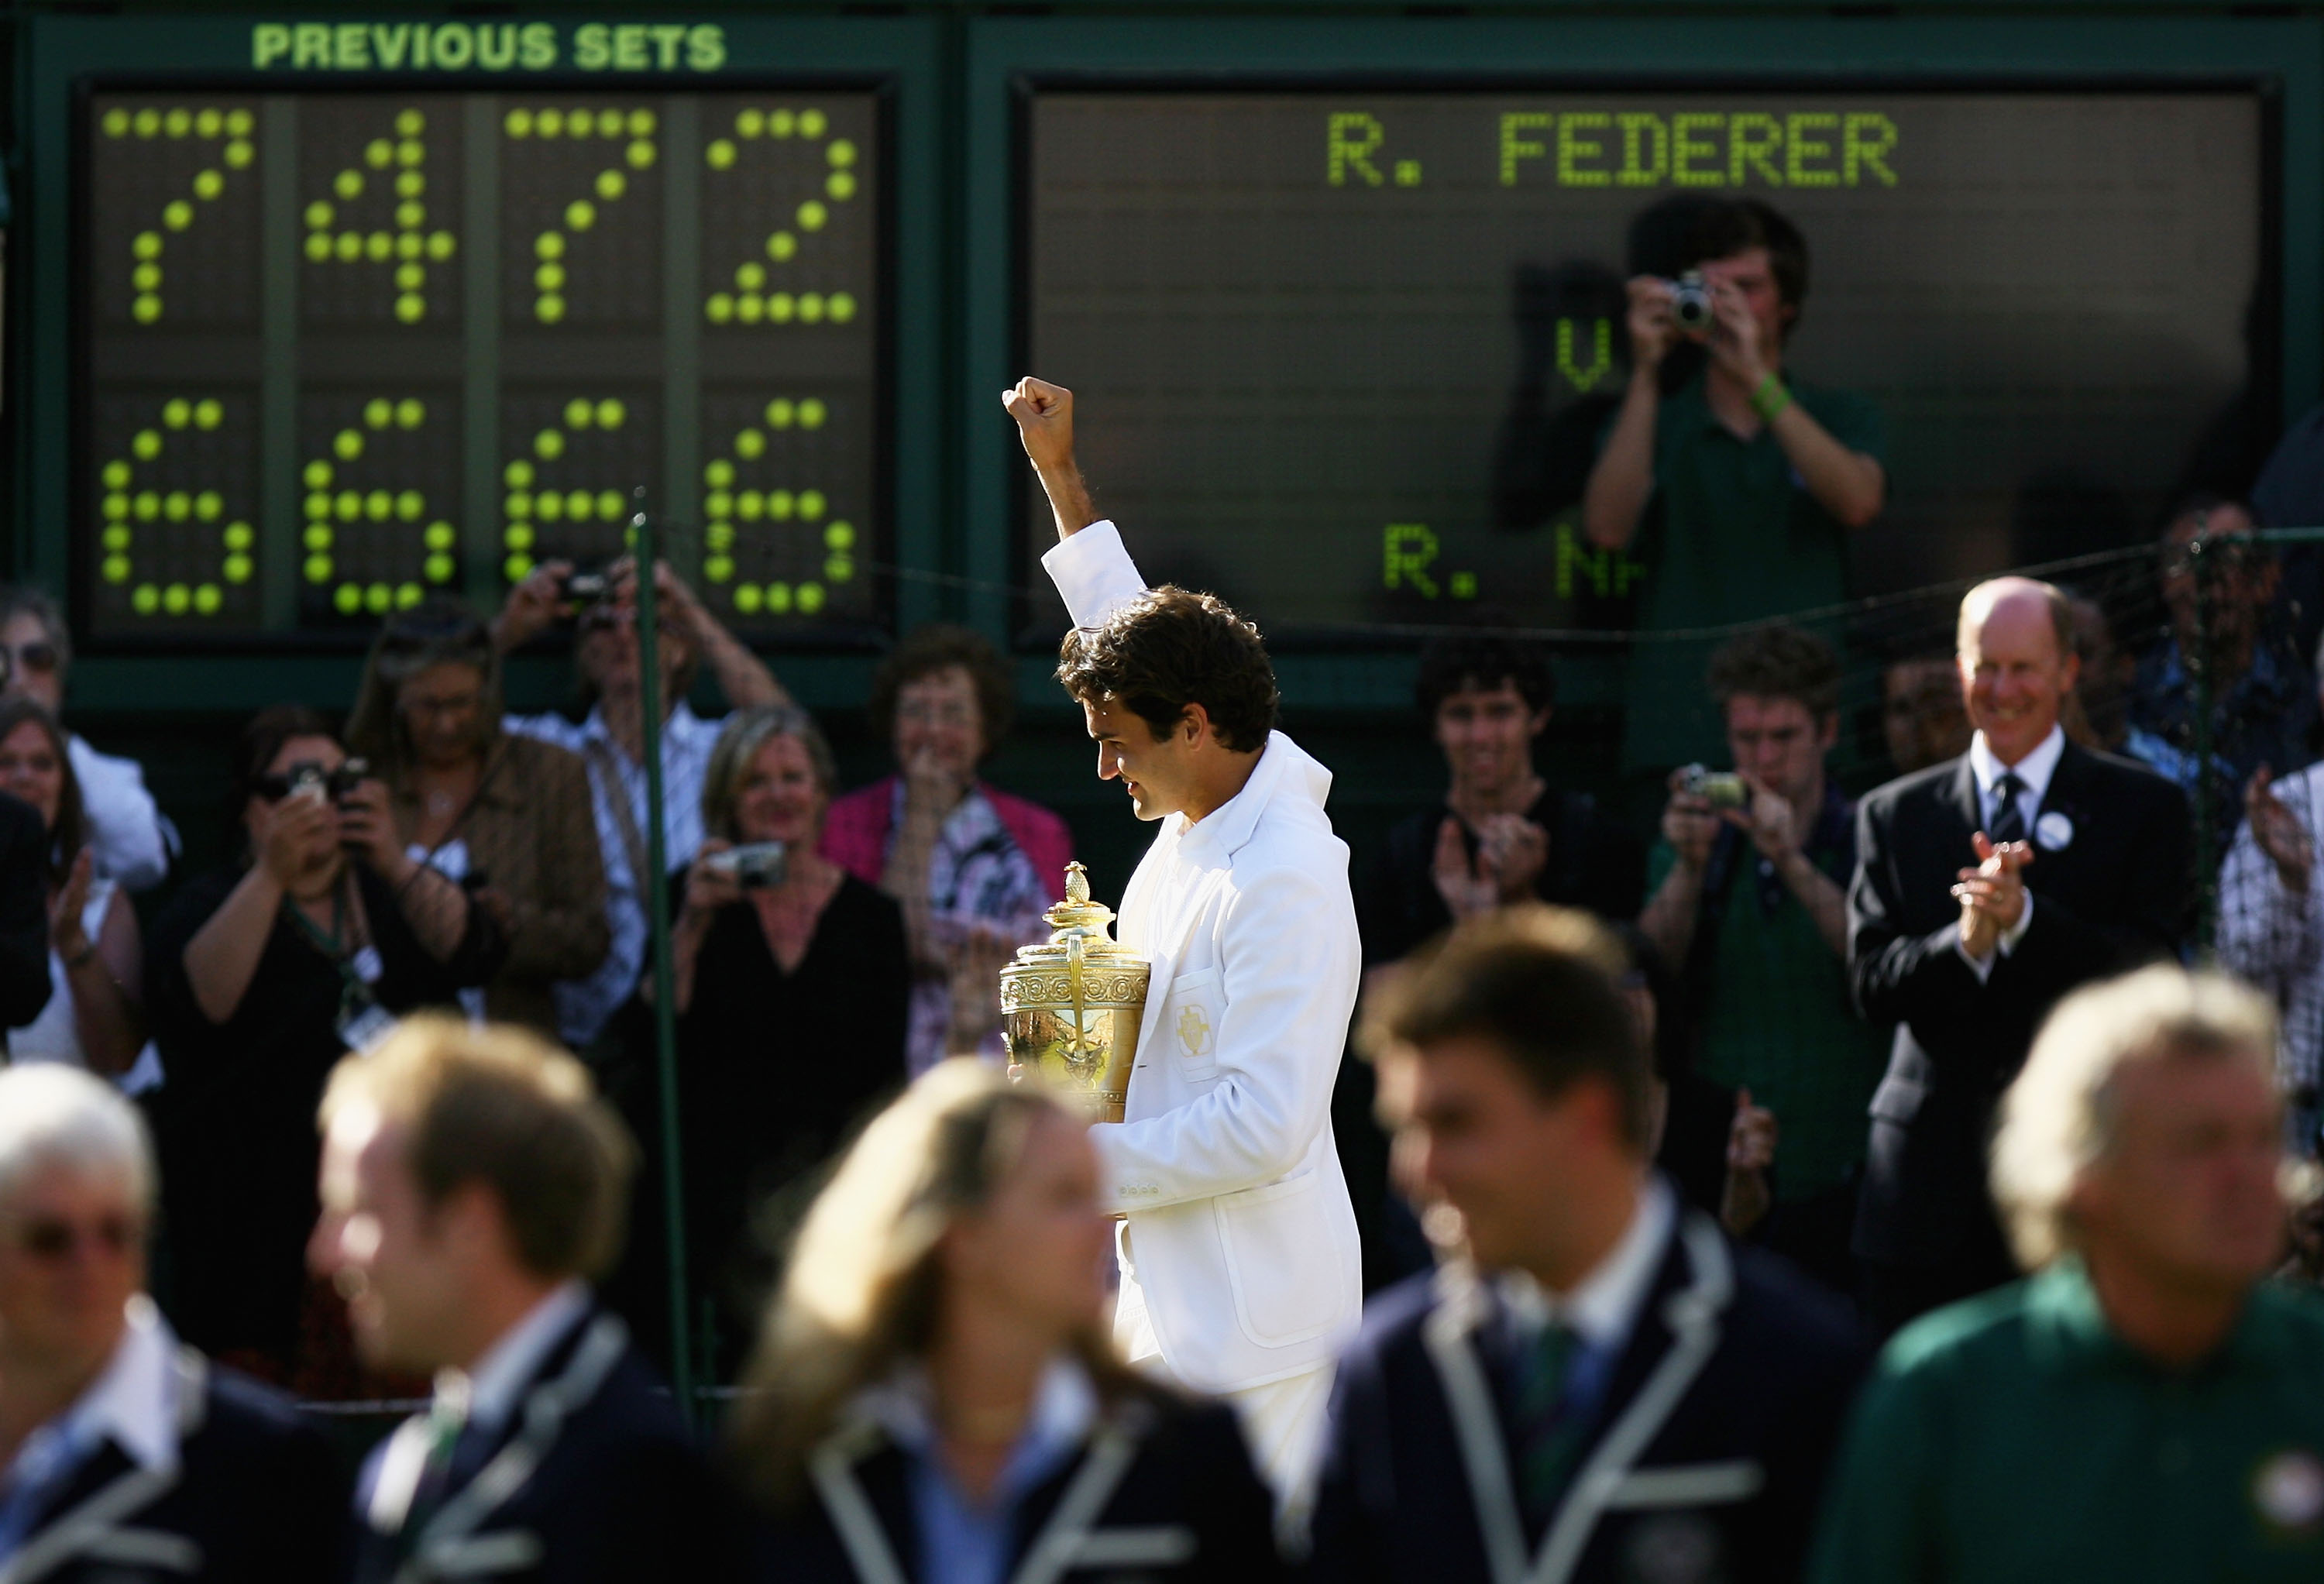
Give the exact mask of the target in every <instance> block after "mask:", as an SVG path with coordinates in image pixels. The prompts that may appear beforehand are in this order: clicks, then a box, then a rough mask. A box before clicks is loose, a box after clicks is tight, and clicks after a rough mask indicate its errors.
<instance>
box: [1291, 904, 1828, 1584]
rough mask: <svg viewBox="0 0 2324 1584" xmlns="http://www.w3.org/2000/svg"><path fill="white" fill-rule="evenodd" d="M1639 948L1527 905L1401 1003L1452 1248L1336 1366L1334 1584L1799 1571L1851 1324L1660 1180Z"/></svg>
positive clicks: (1331, 1475)
mask: <svg viewBox="0 0 2324 1584" xmlns="http://www.w3.org/2000/svg"><path fill="white" fill-rule="evenodd" d="M1623 963H1624V959H1623V956H1622V953H1621V951H1620V948H1619V947H1618V945H1617V944H1615V943H1614V941H1613V940H1612V938H1611V937H1610V936H1609V935H1607V933H1606V932H1605V931H1604V930H1603V929H1602V928H1601V927H1600V926H1598V925H1596V924H1594V923H1592V922H1591V920H1590V919H1589V918H1588V917H1587V916H1585V915H1582V914H1580V913H1574V912H1569V911H1564V910H1561V909H1555V908H1549V907H1534V906H1529V907H1521V908H1515V909H1511V910H1509V911H1508V912H1505V913H1501V914H1496V915H1487V916H1480V917H1477V918H1472V919H1470V920H1467V921H1466V922H1464V923H1462V925H1460V926H1456V927H1455V929H1454V930H1453V932H1452V935H1451V936H1450V937H1449V939H1448V940H1447V942H1446V944H1444V945H1443V947H1441V948H1439V949H1437V950H1436V951H1435V952H1434V953H1433V954H1431V955H1427V956H1424V957H1423V958H1421V959H1418V960H1417V962H1416V966H1413V967H1410V968H1407V969H1406V971H1405V972H1404V974H1403V975H1402V977H1400V978H1399V979H1397V981H1394V982H1393V983H1392V984H1391V986H1390V987H1389V988H1388V990H1387V991H1386V992H1385V995H1384V998H1383V999H1385V1000H1386V1002H1387V1005H1386V1007H1385V1008H1384V1009H1383V1010H1381V1011H1380V1012H1379V1014H1378V1018H1377V1021H1376V1022H1375V1023H1374V1025H1373V1027H1372V1035H1371V1039H1372V1044H1373V1045H1374V1046H1375V1047H1376V1049H1377V1051H1378V1056H1379V1064H1380V1094H1381V1102H1382V1109H1383V1110H1384V1111H1385V1112H1386V1113H1387V1114H1388V1117H1389V1118H1390V1119H1391V1120H1393V1122H1394V1123H1395V1125H1396V1128H1397V1151H1398V1156H1399V1159H1400V1160H1401V1161H1403V1163H1404V1164H1405V1166H1406V1171H1407V1173H1408V1174H1409V1181H1408V1186H1409V1187H1410V1188H1411V1189H1412V1190H1413V1191H1414V1193H1415V1194H1416V1197H1418V1198H1419V1199H1421V1200H1422V1201H1423V1202H1429V1203H1430V1204H1431V1205H1432V1208H1431V1209H1430V1211H1428V1216H1429V1220H1430V1221H1431V1223H1432V1226H1433V1228H1434V1229H1437V1230H1439V1231H1443V1230H1445V1226H1444V1223H1446V1222H1447V1221H1448V1220H1451V1221H1454V1222H1457V1224H1458V1226H1459V1228H1460V1229H1461V1239H1460V1244H1461V1246H1460V1248H1459V1250H1458V1252H1457V1253H1456V1254H1455V1255H1454V1256H1453V1257H1452V1258H1451V1259H1449V1260H1448V1261H1447V1263H1446V1264H1445V1265H1444V1266H1443V1268H1442V1269H1441V1270H1440V1271H1438V1272H1436V1273H1434V1275H1420V1276H1415V1277H1413V1278H1411V1279H1410V1280H1408V1281H1406V1282H1405V1283H1403V1284H1401V1285H1397V1286H1395V1287H1391V1288H1388V1290H1387V1291H1385V1292H1383V1293H1382V1294H1379V1296H1378V1297H1376V1298H1374V1299H1373V1300H1372V1302H1371V1303H1370V1305H1369V1308H1368V1309H1367V1311H1366V1312H1365V1316H1364V1329H1363V1332H1362V1334H1361V1336H1360V1338H1359V1339H1358V1340H1357V1341H1356V1343H1355V1344H1354V1346H1353V1347H1351V1349H1349V1351H1348V1352H1347V1354H1346V1355H1345V1356H1344V1357H1343V1358H1342V1360H1341V1363H1340V1375H1339V1380H1338V1384H1337V1386H1336V1387H1335V1389H1334V1391H1333V1406H1332V1419H1331V1428H1330V1431H1329V1433H1328V1438H1327V1441H1326V1448H1325V1458H1324V1464H1323V1475H1322V1479H1321V1482H1320V1488H1319V1491H1318V1495H1317V1498H1316V1507H1315V1516H1314V1577H1315V1579H1317V1580H1318V1581H1319V1584H1527V1581H1529V1584H1568V1581H1569V1580H1607V1581H1609V1584H1611V1581H1613V1580H1617V1579H1623V1580H1627V1579H1655V1580H1657V1581H1658V1584H1663V1581H1666V1584H1711V1580H1724V1581H1726V1584H1788V1581H1790V1580H1793V1579H1796V1577H1797V1576H1798V1572H1799V1568H1800V1560H1801V1556H1802V1553H1803V1551H1804V1549H1805V1546H1806V1543H1807V1538H1808V1534H1809V1532H1810V1528H1811V1525H1812V1521H1813V1518H1814V1515H1815V1510H1816V1505H1817V1502H1818V1499H1819V1497H1820V1496H1821V1490H1822V1486H1823V1478H1824V1470H1825V1466H1826V1464H1827V1462H1828V1461H1829V1460H1830V1457H1831V1449H1832V1446H1833V1443H1834V1441H1836V1439H1837V1438H1838V1435H1839V1432H1840V1419H1841V1416H1842V1414H1843V1413H1844V1412H1845V1410H1846V1408H1847V1405H1848V1401H1849V1396H1850V1395H1851V1394H1852V1392H1853V1390H1854V1386H1855V1382H1856V1379H1857V1377H1858V1372H1859V1369H1860V1368H1861V1364H1862V1360H1863V1354H1862V1351H1861V1349H1860V1348H1859V1346H1858V1338H1857V1334H1856V1330H1855V1324H1854V1320H1853V1317H1852V1316H1850V1315H1849V1313H1848V1312H1847V1311H1846V1308H1845V1306H1844V1305H1843V1304H1842V1303H1840V1300H1839V1299H1837V1298H1835V1297H1833V1296H1832V1295H1831V1294H1827V1293H1825V1292H1824V1291H1823V1290H1821V1288H1819V1287H1816V1286H1814V1285H1812V1284H1811V1283H1810V1282H1809V1281H1808V1280H1807V1278H1806V1277H1804V1276H1803V1275H1799V1274H1798V1273H1797V1272H1796V1271H1795V1270H1794V1269H1793V1268H1792V1267H1791V1266H1789V1265H1787V1264H1784V1262H1783V1261H1781V1260H1778V1259H1776V1258H1775V1257H1773V1256H1771V1255H1767V1254H1764V1253H1762V1252H1760V1251H1759V1250H1757V1249H1754V1248H1737V1247H1736V1246H1734V1245H1733V1244H1731V1243H1729V1241H1728V1240H1727V1239H1726V1237H1725V1236H1724V1235H1723V1234H1722V1233H1721V1232H1720V1229H1719V1228H1718V1226H1717V1225H1716V1224H1715V1223H1713V1222H1712V1221H1711V1220H1710V1219H1709V1218H1708V1217H1706V1216H1704V1215H1702V1214H1701V1213H1700V1212H1698V1211H1689V1210H1686V1209H1684V1208H1683V1207H1682V1206H1681V1205H1680V1204H1679V1202H1678V1200H1677V1196H1676V1195H1675V1194H1674V1193H1673V1192H1672V1191H1671V1188H1670V1186H1669V1184H1668V1183H1665V1182H1664V1181H1663V1180H1662V1179H1661V1178H1659V1177H1658V1176H1656V1175H1655V1172H1654V1168H1653V1165H1652V1162H1653V1158H1654V1135H1655V1131H1656V1128H1657V1117H1656V1114H1655V1113H1656V1110H1657V1104H1656V1096H1655V1086H1654V1082H1653V1068H1652V1064H1651V1062H1650V1061H1649V1059H1648V1057H1647V1054H1646V1049H1645V1047H1644V1042H1643V1041H1642V1039H1641V1037H1640V1035H1641V1032H1642V1031H1641V1029H1640V1027H1639V1025H1638V1022H1637V1018H1636V1015H1635V1013H1634V1012H1633V1009H1632V1008H1631V1007H1630V1005H1629V1003H1628V1000H1627V999H1625V996H1624V992H1623V990H1622V989H1621V987H1620V974H1621V972H1622V970H1623ZM1447 1212H1451V1213H1450V1214H1448V1213H1447Z"/></svg>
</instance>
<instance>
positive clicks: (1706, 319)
mask: <svg viewBox="0 0 2324 1584" xmlns="http://www.w3.org/2000/svg"><path fill="white" fill-rule="evenodd" d="M1671 318H1672V319H1673V321H1674V322H1675V323H1676V324H1677V326H1678V327H1679V328H1680V329H1682V330H1684V331H1687V332H1688V333H1689V334H1692V333H1694V332H1696V331H1701V330H1708V329H1709V328H1711V282H1710V281H1705V280H1704V279H1703V278H1702V272H1701V270H1689V271H1688V272H1686V273H1685V274H1683V275H1681V276H1680V277H1679V278H1678V279H1677V280H1675V281H1672V282H1671Z"/></svg>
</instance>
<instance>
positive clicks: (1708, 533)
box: [1582, 198, 1887, 771]
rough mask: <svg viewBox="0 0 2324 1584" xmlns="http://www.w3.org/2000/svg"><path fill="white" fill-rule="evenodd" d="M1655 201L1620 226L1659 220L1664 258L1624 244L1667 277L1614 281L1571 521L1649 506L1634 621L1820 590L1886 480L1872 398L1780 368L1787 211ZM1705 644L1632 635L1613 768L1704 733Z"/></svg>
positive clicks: (1800, 261)
mask: <svg viewBox="0 0 2324 1584" xmlns="http://www.w3.org/2000/svg"><path fill="white" fill-rule="evenodd" d="M1670 202H1671V203H1672V204H1674V205H1681V206H1684V210H1683V211H1682V212H1677V213H1673V214H1671V215H1668V216H1665V219H1666V220H1667V222H1668V223H1667V224H1665V225H1661V226H1654V227H1648V226H1644V225H1643V224H1642V225H1641V226H1639V227H1637V229H1636V231H1635V232H1634V235H1645V234H1646V233H1648V232H1649V231H1652V232H1655V234H1661V233H1665V232H1675V234H1676V235H1678V236H1679V238H1680V241H1679V243H1678V244H1677V246H1676V247H1675V248H1674V250H1673V251H1672V253H1671V255H1670V258H1669V259H1668V260H1666V261H1665V260H1647V259H1641V258H1634V259H1633V261H1632V262H1633V263H1634V265H1635V264H1640V263H1645V264H1648V265H1652V264H1655V263H1663V262H1668V263H1672V264H1674V265H1675V266H1676V268H1675V271H1674V272H1675V273H1677V274H1678V275H1679V279H1678V280H1677V281H1672V280H1670V279H1667V278H1664V277H1663V276H1661V275H1659V274H1651V273H1647V274H1639V275H1637V276H1636V277H1635V278H1633V279H1632V280H1631V281H1630V283H1629V331H1630V382H1629V387H1628V391H1627V392H1626V393H1625V394H1624V396H1623V398H1622V404H1621V406H1620V408H1619V409H1618V410H1617V411H1616V413H1615V417H1614V422H1613V426H1612V427H1611V428H1609V430H1608V431H1607V435H1606V439H1605V445H1604V448H1603V449H1602V450H1601V451H1600V453H1599V456H1598V465H1597V466H1596V467H1594V468H1593V469H1591V474H1590V482H1589V485H1588V487H1587V489H1586V490H1585V491H1584V492H1583V494H1582V530H1583V532H1584V533H1585V534H1587V535H1588V537H1589V539H1590V540H1591V543H1593V544H1595V545H1599V546H1600V547H1603V548H1608V549H1617V550H1618V549H1625V548H1628V547H1629V546H1630V545H1631V544H1632V543H1633V542H1634V541H1635V540H1636V539H1637V537H1638V533H1639V530H1640V529H1641V528H1642V527H1645V526H1646V525H1647V524H1648V523H1649V520H1650V514H1651V515H1652V517H1653V521H1654V523H1655V526H1654V527H1653V528H1651V529H1649V531H1648V533H1647V536H1646V547H1645V550H1644V557H1645V559H1646V562H1647V565H1648V572H1647V575H1646V594H1645V596H1644V600H1643V603H1642V604H1641V606H1640V612H1641V613H1640V617H1639V623H1638V624H1639V626H1640V628H1641V629H1642V630H1643V631H1645V632H1646V634H1648V635H1652V634H1655V633H1659V632H1667V631H1675V630H1679V629H1683V628H1694V627H1715V626H1719V625H1721V624H1724V623H1729V622H1755V621H1759V620H1763V619H1765V618H1767V617H1771V616H1780V615H1785V614H1788V613H1791V612H1801V611H1809V610H1814V609H1817V608H1820V607H1822V606H1826V605H1831V604H1834V603H1838V602H1839V601H1840V600H1841V599H1842V598H1844V597H1845V596H1846V594H1847V584H1848V576H1847V542H1846V541H1847V536H1848V533H1849V530H1852V529H1858V528H1862V527H1863V526H1864V525H1865V524H1867V523H1868V522H1870V521H1871V520H1873V519H1874V518H1876V517H1877V516H1879V514H1880V510H1881V507H1882V505H1883V503H1884V502H1886V496H1887V474H1886V470H1885V469H1884V467H1883V465H1882V462H1881V456H1882V454H1883V450H1884V448H1885V444H1886V439H1885V435H1884V432H1883V428H1882V425H1881V421H1880V415H1879V413H1878V411H1877V410H1876V409H1875V408H1874V407H1873V406H1872V404H1871V403H1870V402H1868V401H1865V400H1864V399H1863V398H1862V397H1859V396H1855V395H1851V394H1849V392H1847V391H1831V390H1821V389H1817V388H1814V387H1811V386H1805V385H1794V384H1793V383H1791V382H1789V381H1788V380H1787V379H1786V378H1785V373H1784V342H1785V340H1786V339H1787V338H1788V337H1789V336H1790V334H1791V332H1792V330H1793V328H1794V327H1795V326H1796V325H1797V324H1798V322H1799V317H1800V309H1801V305H1802V303H1803V300H1804V299H1805V298H1806V295H1807V285H1808V255H1807V244H1806V243H1805V241H1804V240H1803V238H1802V237H1801V235H1800V234H1799V232H1798V230H1797V229H1795V228H1794V226H1792V224H1791V222H1789V221H1788V220H1786V219H1784V217H1783V216H1781V215H1779V214H1777V213H1776V212H1775V210H1774V209H1772V208H1770V207H1767V206H1766V205H1765V204H1762V203H1759V202H1757V201H1755V200H1752V199H1748V198H1744V199H1708V198H1679V199H1673V200H1670ZM1685 211H1691V212H1685ZM1644 218H1646V217H1644V216H1642V220H1643V219H1644ZM1650 509H1651V513H1650ZM1706 647H1707V646H1704V645H1701V644H1699V643H1690V642H1684V641H1677V640H1661V641H1657V640H1655V639H1654V638H1653V637H1652V636H1648V637H1647V638H1646V640H1645V641H1643V642H1642V643H1641V644H1640V645H1639V647H1638V649H1637V653H1636V654H1635V655H1634V656H1633V657H1632V659H1631V664H1630V708H1629V711H1628V721H1629V737H1628V743H1627V745H1626V747H1625V750H1624V760H1625V763H1626V764H1627V765H1628V768H1629V769H1632V770H1634V771H1637V770H1643V769H1656V770H1659V769H1667V768H1668V767H1669V766H1671V765H1673V764H1676V763H1683V762H1684V761H1685V760H1690V759H1701V758H1703V757H1705V756H1706V755H1708V754H1710V753H1711V752H1714V751H1716V749H1717V745H1718V741H1719V738H1718V723H1716V722H1715V721H1714V720H1713V719H1712V718H1711V715H1710V714H1709V712H1708V711H1706V710H1704V709H1703V708H1701V705H1699V704H1697V703H1695V702H1693V700H1694V697H1695V687H1694V680H1695V678H1696V677H1699V676H1701V667H1702V660H1703V651H1704V649H1705V648H1706Z"/></svg>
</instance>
